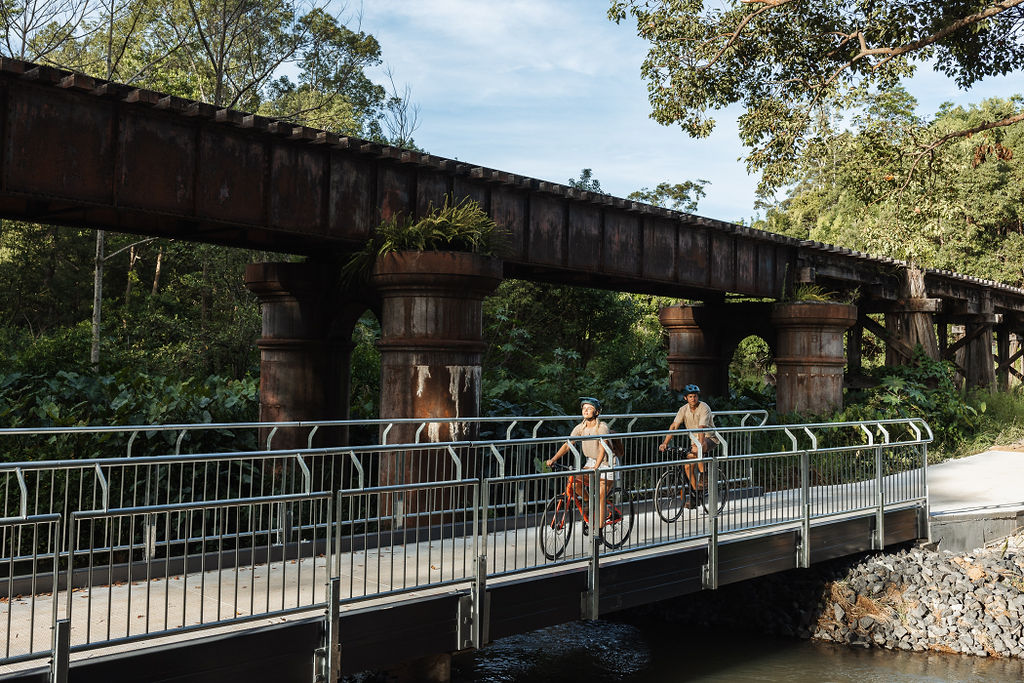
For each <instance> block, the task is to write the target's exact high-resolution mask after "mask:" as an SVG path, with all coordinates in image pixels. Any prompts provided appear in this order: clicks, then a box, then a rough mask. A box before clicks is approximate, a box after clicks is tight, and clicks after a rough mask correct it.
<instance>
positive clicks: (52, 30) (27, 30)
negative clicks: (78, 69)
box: [0, 0, 89, 61]
mask: <svg viewBox="0 0 1024 683" xmlns="http://www.w3.org/2000/svg"><path fill="white" fill-rule="evenodd" d="M88 12H89V0H20V1H19V0H3V1H2V2H0V27H2V28H3V31H4V35H3V39H2V42H0V53H2V54H3V55H4V56H6V57H13V58H15V59H22V60H26V61H40V60H43V59H45V58H46V57H47V56H48V55H49V54H50V53H51V52H53V51H55V50H59V49H61V47H62V46H64V45H66V44H67V43H68V42H70V41H74V40H75V39H76V38H80V37H81V36H82V35H83V28H84V25H85V18H86V15H87V14H88Z"/></svg>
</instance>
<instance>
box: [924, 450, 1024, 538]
mask: <svg viewBox="0 0 1024 683" xmlns="http://www.w3.org/2000/svg"><path fill="white" fill-rule="evenodd" d="M928 494H929V502H930V504H931V514H932V523H931V527H932V540H933V541H936V542H938V543H939V548H940V549H942V550H950V551H953V552H959V551H964V550H972V549H974V548H977V547H981V546H983V545H985V544H987V543H992V542H994V541H997V540H999V539H1001V538H1003V537H1005V536H1007V535H1009V534H1011V533H1013V532H1014V531H1015V530H1016V529H1017V528H1019V527H1021V526H1024V445H1017V446H1013V447H1010V448H997V449H993V450H990V451H986V452H985V453H979V454H978V455H972V456H969V457H966V458H960V459H958V460H949V461H947V462H943V463H939V464H938V465H933V466H931V467H929V468H928Z"/></svg>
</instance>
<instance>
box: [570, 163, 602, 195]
mask: <svg viewBox="0 0 1024 683" xmlns="http://www.w3.org/2000/svg"><path fill="white" fill-rule="evenodd" d="M569 187H575V188H576V189H577V190H583V191H585V192H596V193H597V194H604V190H602V189H601V181H600V180H598V179H597V178H595V177H594V172H593V170H591V169H589V168H584V169H583V170H581V171H580V177H579V178H569Z"/></svg>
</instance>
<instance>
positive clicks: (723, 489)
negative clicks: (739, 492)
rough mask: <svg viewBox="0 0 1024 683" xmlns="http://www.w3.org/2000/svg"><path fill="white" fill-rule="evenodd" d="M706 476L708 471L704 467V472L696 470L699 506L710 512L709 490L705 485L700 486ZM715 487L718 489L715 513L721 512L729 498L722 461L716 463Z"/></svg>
mask: <svg viewBox="0 0 1024 683" xmlns="http://www.w3.org/2000/svg"><path fill="white" fill-rule="evenodd" d="M707 476H708V473H707V471H706V469H705V471H704V472H699V471H698V473H697V485H698V487H699V488H700V489H701V490H702V495H701V500H700V506H701V508H703V509H704V512H706V513H710V512H711V509H710V502H711V497H710V496H709V495H708V492H709V490H708V489H707V488H706V487H704V486H702V484H703V482H704V480H705V478H706V477H707ZM716 488H717V489H718V491H717V495H718V506H717V509H716V510H715V513H716V514H721V512H722V510H724V509H725V503H726V501H728V500H729V479H728V477H726V476H725V472H724V467H723V463H721V462H720V463H718V486H717V487H716Z"/></svg>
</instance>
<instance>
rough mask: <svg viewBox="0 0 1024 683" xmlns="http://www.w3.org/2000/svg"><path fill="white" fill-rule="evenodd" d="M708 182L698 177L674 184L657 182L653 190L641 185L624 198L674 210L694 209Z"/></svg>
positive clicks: (703, 194)
mask: <svg viewBox="0 0 1024 683" xmlns="http://www.w3.org/2000/svg"><path fill="white" fill-rule="evenodd" d="M708 182H709V181H707V180H702V179H698V180H695V181H694V180H687V181H685V182H682V183H675V184H674V185H669V184H668V183H667V182H664V183H658V185H657V187H655V188H654V189H653V190H652V189H649V188H646V187H643V188H640V189H639V190H637V191H636V192H630V193H629V194H628V195H626V198H627V199H633V200H636V201H638V202H646V203H648V204H653V205H654V206H661V207H664V208H666V209H673V210H675V211H696V210H697V202H699V201H700V200H701V199H702V198H703V197H704V196H705V192H704V186H705V185H707V184H708Z"/></svg>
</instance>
